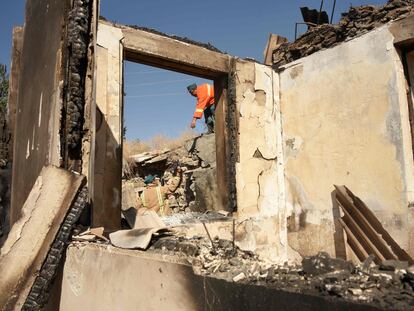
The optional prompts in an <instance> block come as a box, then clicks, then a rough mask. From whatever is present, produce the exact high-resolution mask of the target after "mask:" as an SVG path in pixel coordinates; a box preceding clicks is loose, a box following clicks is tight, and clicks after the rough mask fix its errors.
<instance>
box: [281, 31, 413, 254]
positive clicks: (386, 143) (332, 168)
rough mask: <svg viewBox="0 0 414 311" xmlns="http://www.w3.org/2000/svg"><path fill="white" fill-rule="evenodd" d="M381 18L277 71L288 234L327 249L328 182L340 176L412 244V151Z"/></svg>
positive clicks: (399, 76) (305, 245) (297, 244)
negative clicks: (359, 33) (374, 26)
mask: <svg viewBox="0 0 414 311" xmlns="http://www.w3.org/2000/svg"><path fill="white" fill-rule="evenodd" d="M393 40H394V37H393V35H392V34H391V33H390V32H389V30H388V26H384V27H382V28H379V29H376V30H374V31H372V32H370V33H368V34H366V35H363V36H361V37H359V38H356V39H354V40H351V41H349V42H346V43H343V44H341V45H339V46H337V47H335V48H332V49H329V50H325V51H322V52H319V53H315V54H313V55H311V56H308V57H305V58H303V59H301V60H298V61H296V62H293V63H290V64H288V65H286V66H285V67H284V68H283V69H282V70H284V71H283V72H281V73H280V79H281V110H282V116H283V136H284V154H285V160H286V164H285V176H286V187H287V209H288V210H289V214H290V217H289V239H288V240H289V244H290V245H291V246H292V247H293V248H294V249H296V250H298V251H299V252H300V253H301V254H302V255H310V254H313V253H315V252H317V251H322V250H323V251H327V252H328V253H330V254H331V255H334V254H335V249H334V240H333V237H334V231H335V228H334V224H333V212H332V206H333V204H332V200H331V192H332V191H333V185H334V184H338V185H342V184H344V185H346V186H347V187H349V188H350V189H352V191H353V192H354V193H357V194H358V196H359V197H360V198H361V199H362V200H364V201H365V202H366V203H367V205H368V206H369V207H370V209H372V210H373V212H374V213H375V214H376V215H377V216H378V217H379V219H380V220H381V222H382V224H383V225H384V226H385V228H386V229H387V230H388V231H389V232H390V234H391V235H392V236H393V238H394V239H396V241H398V243H399V244H400V245H401V246H402V247H403V248H405V249H407V250H408V251H409V252H410V253H411V254H413V251H414V249H413V248H412V247H409V243H408V242H409V236H410V234H411V233H407V232H408V231H409V227H412V226H411V224H410V223H408V221H407V216H408V214H409V213H410V211H409V210H410V208H409V205H410V202H412V200H413V186H414V183H413V180H414V179H413V154H412V148H411V135H410V127H409V115H408V103H407V96H406V92H405V77H404V73H403V68H402V64H401V61H400V59H399V55H398V53H397V50H396V49H395V48H394V44H393Z"/></svg>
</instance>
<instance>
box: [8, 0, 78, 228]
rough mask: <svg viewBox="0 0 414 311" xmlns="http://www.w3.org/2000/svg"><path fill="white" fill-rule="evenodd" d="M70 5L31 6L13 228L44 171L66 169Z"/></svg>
mask: <svg viewBox="0 0 414 311" xmlns="http://www.w3.org/2000/svg"><path fill="white" fill-rule="evenodd" d="M69 2H70V1H67V0H65V1H53V0H42V1H34V0H28V1H27V2H26V20H25V28H24V35H23V42H24V43H23V49H22V53H21V59H20V68H21V69H20V73H19V82H18V87H19V96H18V98H17V105H16V111H17V113H16V124H15V128H16V131H15V133H14V142H15V143H14V149H13V155H14V159H13V177H12V198H11V201H12V202H11V204H12V207H11V222H12V223H13V222H15V221H16V219H17V218H18V216H19V213H20V209H21V207H22V206H23V203H24V201H25V200H26V198H27V196H28V194H29V192H30V190H31V188H32V186H33V184H34V182H35V180H36V178H37V176H38V174H39V173H40V170H41V169H42V167H43V166H44V165H45V164H54V165H57V166H59V164H60V163H59V162H60V146H59V145H60V141H59V139H60V138H59V129H60V111H61V105H62V86H63V66H62V58H63V47H64V42H63V38H64V28H63V27H62V26H63V24H64V23H65V19H66V12H67V9H68V6H69ZM34 60H35V61H34Z"/></svg>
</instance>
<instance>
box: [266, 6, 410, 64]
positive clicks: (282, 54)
mask: <svg viewBox="0 0 414 311" xmlns="http://www.w3.org/2000/svg"><path fill="white" fill-rule="evenodd" d="M413 5H414V1H413V0H389V1H388V3H387V4H385V5H384V6H381V7H377V6H372V5H365V6H360V7H351V9H350V10H349V12H348V13H343V14H342V18H341V20H340V22H339V24H337V25H330V24H324V25H320V26H316V27H311V28H310V29H309V30H308V31H307V32H306V33H305V34H304V35H302V36H301V37H300V38H298V39H297V40H296V41H295V42H292V43H283V44H281V45H280V46H279V47H278V48H277V49H276V50H275V51H274V52H273V67H274V68H279V67H280V66H282V65H284V64H287V63H290V62H292V61H294V60H297V59H300V58H302V57H305V56H308V55H311V54H313V53H315V52H317V51H320V50H322V49H326V48H329V47H332V46H335V45H337V44H338V43H340V42H343V41H345V40H347V39H350V38H353V37H356V36H359V35H361V34H364V33H366V32H368V31H370V30H372V29H374V28H376V27H379V26H381V25H383V24H386V23H388V22H389V21H392V20H395V19H397V18H399V17H403V16H407V15H408V14H410V13H411V12H413Z"/></svg>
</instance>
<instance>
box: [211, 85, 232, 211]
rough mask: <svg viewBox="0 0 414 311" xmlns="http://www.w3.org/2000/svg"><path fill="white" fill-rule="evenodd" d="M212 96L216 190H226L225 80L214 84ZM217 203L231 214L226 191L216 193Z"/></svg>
mask: <svg viewBox="0 0 414 311" xmlns="http://www.w3.org/2000/svg"><path fill="white" fill-rule="evenodd" d="M214 94H216V101H217V105H216V114H215V118H216V123H215V129H214V131H215V137H216V165H217V170H216V172H217V188H218V189H228V187H227V183H228V178H227V170H226V158H227V152H228V150H227V147H226V146H227V139H226V138H227V133H226V126H225V116H226V108H227V79H226V78H222V79H218V80H216V81H215V82H214ZM217 195H218V201H219V202H220V205H221V207H220V208H217V209H216V210H218V209H223V210H226V211H229V212H233V209H232V208H231V207H230V206H229V204H228V202H229V198H228V192H227V191H218V193H217Z"/></svg>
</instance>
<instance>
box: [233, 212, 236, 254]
mask: <svg viewBox="0 0 414 311" xmlns="http://www.w3.org/2000/svg"><path fill="white" fill-rule="evenodd" d="M235 236H236V220H235V219H234V218H233V250H235V249H236V243H235Z"/></svg>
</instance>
